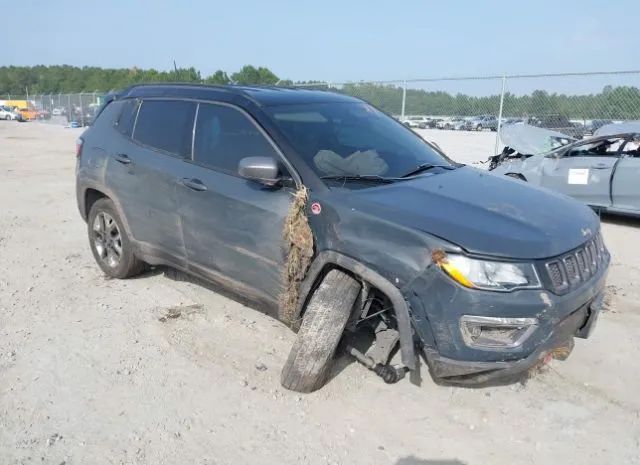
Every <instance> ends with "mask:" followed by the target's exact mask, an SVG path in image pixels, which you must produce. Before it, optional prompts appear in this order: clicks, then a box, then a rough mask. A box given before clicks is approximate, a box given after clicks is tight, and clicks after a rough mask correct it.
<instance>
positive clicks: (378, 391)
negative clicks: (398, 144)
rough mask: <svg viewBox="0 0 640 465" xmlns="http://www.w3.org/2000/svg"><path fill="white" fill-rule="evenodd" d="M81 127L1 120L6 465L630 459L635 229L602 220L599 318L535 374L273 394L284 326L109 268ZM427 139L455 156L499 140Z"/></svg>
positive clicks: (0, 402)
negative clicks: (116, 275) (109, 275)
mask: <svg viewBox="0 0 640 465" xmlns="http://www.w3.org/2000/svg"><path fill="white" fill-rule="evenodd" d="M80 133H81V130H76V129H65V128H62V127H58V126H53V125H45V124H39V123H25V124H18V123H5V122H4V121H3V122H0V464H2V465H5V464H53V465H60V464H65V465H72V464H73V465H75V464H187V463H188V464H240V463H251V464H276V463H277V464H287V463H296V464H324V463H327V464H403V465H410V464H422V465H425V464H431V465H433V464H441V465H442V464H448V465H460V464H468V465H470V464H474V465H475V464H493V465H501V464H529V463H535V464H538V463H539V464H578V463H579V464H582V465H588V464H605V463H607V464H614V463H615V464H616V465H622V464H632V463H636V464H637V463H640V375H639V367H640V362H638V360H639V359H638V354H639V353H640V352H639V351H640V336H639V334H640V286H639V284H638V283H639V282H640V247H639V246H638V244H639V243H640V222H637V221H635V222H634V221H630V220H620V219H611V218H605V219H604V224H603V230H604V237H605V241H606V243H607V245H608V246H609V248H610V250H611V252H612V255H613V265H612V267H611V271H610V279H609V288H608V296H607V300H608V311H607V312H606V313H604V314H603V315H602V316H601V318H600V321H599V323H598V326H597V328H596V331H595V334H594V335H593V336H592V338H591V339H589V340H586V341H585V340H577V341H576V348H575V350H574V352H573V354H572V356H571V357H570V358H569V360H567V361H565V362H556V361H553V362H551V364H550V365H549V366H548V367H547V368H546V369H545V370H544V371H543V372H542V373H540V374H538V375H537V376H535V377H534V378H533V379H531V380H529V382H528V383H526V384H514V385H510V386H503V387H493V388H485V389H462V388H454V387H441V386H436V385H435V384H434V383H433V382H432V381H431V379H430V378H429V374H428V372H427V370H426V369H425V368H424V366H423V369H422V372H421V373H422V383H421V385H419V386H416V385H413V384H411V383H410V382H409V381H408V380H403V381H402V382H400V383H398V384H396V385H391V386H389V385H385V384H384V383H383V382H382V381H381V380H380V379H378V378H376V377H375V376H373V375H372V374H371V373H369V372H368V371H366V370H365V369H364V368H363V367H361V366H360V365H357V364H355V363H352V362H351V361H349V360H348V359H345V358H343V359H341V360H339V362H338V368H337V370H336V373H335V376H333V377H332V379H331V381H330V382H329V383H328V385H327V386H326V387H325V388H323V389H322V390H320V391H319V392H317V393H314V394H310V395H300V394H296V393H292V392H289V391H286V390H284V389H283V388H281V387H280V383H279V376H280V369H281V367H282V365H283V363H284V361H285V359H286V357H287V354H288V351H289V348H290V346H291V344H292V342H293V340H294V334H293V333H292V332H291V331H290V330H289V329H287V328H286V327H285V326H283V325H282V324H280V323H278V322H277V321H275V320H273V319H271V318H269V317H268V316H266V315H264V314H262V313H260V312H259V311H257V310H255V309H251V308H248V307H245V306H243V305H241V304H240V303H237V302H235V301H233V300H230V299H228V298H226V297H224V296H223V295H221V294H218V293H215V292H212V291H211V290H209V289H207V288H206V287H203V286H201V285H198V284H194V283H191V282H188V281H185V280H184V279H182V278H181V277H180V276H178V275H177V274H176V273H173V272H171V271H168V270H155V271H152V272H149V273H147V274H145V275H143V276H141V277H139V278H137V279H131V280H126V281H118V280H107V279H105V278H104V277H103V275H102V274H101V273H100V271H99V269H98V267H97V266H96V265H95V264H94V261H93V258H92V255H91V253H90V250H89V246H88V241H87V234H86V225H85V224H84V222H83V221H82V220H81V219H80V216H79V214H78V212H77V209H76V201H75V193H74V166H75V156H74V141H75V139H76V137H77V136H78V135H79V134H80ZM425 137H427V138H429V139H431V140H435V141H436V142H437V143H438V144H440V145H441V147H442V148H443V149H444V150H446V151H447V152H449V153H450V154H451V155H452V156H453V158H455V159H459V160H461V161H465V162H467V163H468V162H470V161H473V160H474V159H484V158H486V155H487V154H488V152H491V151H492V148H493V134H491V133H482V134H473V133H464V134H463V133H454V132H446V131H430V132H429V134H428V135H426V136H425ZM483 147H484V148H483ZM487 151H488V152H487ZM175 308H179V312H176V311H175V310H172V309H175ZM177 313H179V314H180V316H179V317H177V318H167V315H173V316H175V315H176V314H177Z"/></svg>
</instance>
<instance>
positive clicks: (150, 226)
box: [108, 100, 196, 265]
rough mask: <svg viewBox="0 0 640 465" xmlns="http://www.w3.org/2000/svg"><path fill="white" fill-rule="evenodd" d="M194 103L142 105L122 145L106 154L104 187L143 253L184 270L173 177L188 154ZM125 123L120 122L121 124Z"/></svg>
mask: <svg viewBox="0 0 640 465" xmlns="http://www.w3.org/2000/svg"><path fill="white" fill-rule="evenodd" d="M195 110H196V103H194V102H188V101H180V100H144V101H142V102H141V103H139V109H138V110H137V112H136V113H135V115H136V117H135V120H134V121H135V124H134V126H133V128H132V136H131V138H130V139H129V140H128V143H126V144H123V145H122V146H120V147H119V148H118V150H117V151H114V153H112V154H110V155H111V159H110V162H109V168H108V184H109V185H110V186H111V188H112V189H113V190H114V191H116V192H117V195H118V197H119V199H120V203H121V205H122V208H123V210H124V213H125V215H126V217H127V220H128V223H129V227H130V229H131V233H132V235H133V237H134V239H135V240H136V241H138V242H139V243H140V245H141V246H142V247H144V249H145V253H147V254H150V255H153V256H156V257H159V258H161V259H163V260H166V261H169V262H173V263H175V264H177V265H184V262H185V258H186V257H185V251H184V243H183V241H182V232H181V228H180V217H179V216H178V212H177V194H176V176H177V174H176V173H178V172H179V170H180V168H181V166H182V164H183V160H184V158H185V157H187V158H188V157H189V156H190V153H191V134H192V131H193V122H194V117H195ZM123 124H125V123H123Z"/></svg>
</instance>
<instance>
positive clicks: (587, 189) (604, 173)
mask: <svg viewBox="0 0 640 465" xmlns="http://www.w3.org/2000/svg"><path fill="white" fill-rule="evenodd" d="M622 144H624V140H623V139H620V140H617V139H616V140H613V143H611V144H605V145H600V146H597V147H594V146H593V144H584V145H577V146H573V147H572V148H571V149H570V150H567V151H565V152H561V153H560V154H559V155H555V156H552V157H549V158H546V159H545V160H544V162H543V164H542V173H541V185H542V186H544V187H548V188H550V189H552V190H555V191H558V192H562V193H563V194H566V195H569V196H571V197H573V198H575V199H576V200H580V201H582V202H584V203H586V204H587V205H592V206H596V207H609V206H611V192H610V187H611V178H612V173H613V168H614V166H615V164H616V162H617V160H618V151H619V149H620V147H621V146H622Z"/></svg>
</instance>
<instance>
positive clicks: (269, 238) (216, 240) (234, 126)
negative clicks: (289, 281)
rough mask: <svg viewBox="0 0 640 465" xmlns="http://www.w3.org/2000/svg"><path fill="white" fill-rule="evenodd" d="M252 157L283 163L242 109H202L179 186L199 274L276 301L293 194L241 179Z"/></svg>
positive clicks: (190, 254)
mask: <svg viewBox="0 0 640 465" xmlns="http://www.w3.org/2000/svg"><path fill="white" fill-rule="evenodd" d="M249 156H269V157H273V158H274V159H276V160H279V159H280V158H279V155H278V153H277V152H276V149H275V148H274V146H273V145H272V143H271V142H270V141H269V140H268V139H267V138H266V137H265V135H264V134H263V133H262V132H261V131H260V129H259V128H258V127H257V125H256V124H255V123H254V122H253V120H251V119H250V117H249V116H248V115H247V114H245V113H244V112H243V111H241V110H240V109H238V108H236V107H232V106H229V105H225V104H215V103H201V104H200V105H199V107H198V112H197V121H196V125H195V132H194V143H193V160H192V161H191V162H190V163H187V162H185V163H184V167H183V170H182V171H181V183H180V185H179V186H178V199H179V210H180V217H181V221H182V231H183V235H184V241H185V246H186V251H187V257H188V260H189V266H190V267H191V268H193V269H194V271H198V272H200V273H204V274H208V275H209V276H212V277H213V278H214V279H218V280H222V281H224V282H226V283H227V284H230V285H231V287H235V288H236V289H242V291H243V293H247V292H249V293H251V292H252V291H255V294H254V296H255V297H261V298H265V297H266V298H267V299H268V300H270V301H271V302H273V303H275V302H277V298H278V295H279V293H280V289H281V276H282V270H283V266H284V250H283V249H282V244H283V242H282V231H283V226H284V220H285V217H286V216H287V213H288V211H289V206H290V204H291V200H292V192H293V189H292V188H290V187H279V188H268V187H265V186H262V185H261V184H258V183H256V182H254V181H249V180H247V179H244V178H242V177H240V176H239V175H238V163H239V162H240V160H241V159H242V158H244V157H249ZM282 170H284V168H282Z"/></svg>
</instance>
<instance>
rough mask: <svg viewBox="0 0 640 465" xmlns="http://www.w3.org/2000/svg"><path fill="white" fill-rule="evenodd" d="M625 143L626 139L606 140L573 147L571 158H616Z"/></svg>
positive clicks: (570, 152)
mask: <svg viewBox="0 0 640 465" xmlns="http://www.w3.org/2000/svg"><path fill="white" fill-rule="evenodd" d="M624 143H625V139H624V138H614V139H604V140H600V141H598V142H590V143H586V144H582V145H577V146H575V147H573V148H572V149H571V150H570V151H569V153H568V154H567V156H569V157H614V156H617V155H618V151H619V150H620V148H621V147H622V144H624Z"/></svg>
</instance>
